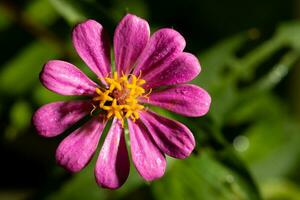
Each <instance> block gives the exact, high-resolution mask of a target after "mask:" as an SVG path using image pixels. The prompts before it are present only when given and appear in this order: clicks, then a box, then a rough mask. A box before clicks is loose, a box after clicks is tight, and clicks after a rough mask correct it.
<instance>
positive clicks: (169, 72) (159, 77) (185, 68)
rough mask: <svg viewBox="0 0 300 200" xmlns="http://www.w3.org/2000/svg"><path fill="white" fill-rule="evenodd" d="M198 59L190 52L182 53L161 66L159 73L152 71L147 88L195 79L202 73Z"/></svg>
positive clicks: (148, 77)
mask: <svg viewBox="0 0 300 200" xmlns="http://www.w3.org/2000/svg"><path fill="white" fill-rule="evenodd" d="M200 69H201V68H200V64H199V61H198V59H197V58H196V57H195V56H194V55H193V54H190V53H185V52H183V53H181V54H179V55H178V57H176V58H175V59H174V60H173V61H172V62H171V63H170V64H169V65H167V66H166V67H164V68H161V71H159V72H158V71H157V72H158V73H150V74H148V76H147V77H146V78H147V80H148V81H147V84H146V87H147V88H155V87H158V86H163V85H175V84H181V83H186V82H188V81H191V80H193V79H194V78H195V77H196V76H197V75H198V74H199V73H200Z"/></svg>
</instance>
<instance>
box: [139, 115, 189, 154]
mask: <svg viewBox="0 0 300 200" xmlns="http://www.w3.org/2000/svg"><path fill="white" fill-rule="evenodd" d="M140 116H141V120H142V121H143V123H144V124H145V126H146V127H147V129H148V130H149V132H150V133H151V136H152V137H153V139H154V141H155V143H156V144H157V146H158V147H159V148H160V149H161V150H162V151H163V152H164V153H166V154H167V155H169V156H172V157H175V158H186V157H188V156H189V155H190V154H191V152H192V151H193V149H194V148H195V139H194V136H193V134H192V133H191V131H190V130H189V129H188V128H187V127H186V126H184V125H183V124H181V123H179V122H177V121H174V120H171V119H168V118H165V117H162V116H159V115H157V114H155V113H153V112H150V111H146V112H140Z"/></svg>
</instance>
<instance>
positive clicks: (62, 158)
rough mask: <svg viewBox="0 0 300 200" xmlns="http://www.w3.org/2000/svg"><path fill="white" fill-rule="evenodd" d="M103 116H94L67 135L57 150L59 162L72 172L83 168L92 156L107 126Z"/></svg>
mask: <svg viewBox="0 0 300 200" xmlns="http://www.w3.org/2000/svg"><path fill="white" fill-rule="evenodd" d="M105 124H106V121H104V118H103V117H99V116H97V117H94V118H92V119H91V120H90V121H88V122H87V123H85V124H84V125H83V126H82V127H80V128H78V129H77V130H75V131H74V132H73V133H71V134H70V135H69V136H68V137H66V138H65V139H64V140H63V141H62V142H61V143H60V144H59V146H58V148H57V150H56V160H57V162H58V163H59V164H60V165H61V166H63V167H64V168H66V169H67V170H69V171H71V172H78V171H80V170H81V169H83V168H84V167H85V166H86V165H87V164H88V162H89V161H90V159H91V158H92V156H93V154H94V152H95V150H96V148H97V146H98V142H99V139H100V136H101V134H102V131H103V129H104V127H105Z"/></svg>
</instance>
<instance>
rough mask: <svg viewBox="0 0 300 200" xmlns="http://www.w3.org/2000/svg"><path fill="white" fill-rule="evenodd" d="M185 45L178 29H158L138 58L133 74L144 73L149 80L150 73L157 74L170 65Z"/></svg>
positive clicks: (143, 76) (143, 75)
mask: <svg viewBox="0 0 300 200" xmlns="http://www.w3.org/2000/svg"><path fill="white" fill-rule="evenodd" d="M184 47H185V40H184V38H183V37H182V36H181V35H180V34H179V33H178V32H177V31H175V30H173V29H168V28H164V29H160V30H158V31H156V32H155V33H154V34H153V35H152V36H151V38H150V40H149V42H148V44H147V45H146V47H145V49H144V51H143V52H142V54H141V56H140V57H139V58H138V60H137V63H136V68H135V69H134V72H133V74H135V75H139V74H140V73H142V78H143V79H145V80H146V81H147V80H148V76H149V75H150V74H152V73H155V74H157V73H158V72H160V71H162V70H163V69H164V68H165V67H166V66H168V64H169V63H170V62H172V61H173V60H174V59H175V58H176V57H177V55H178V54H179V53H181V52H182V51H183V49H184Z"/></svg>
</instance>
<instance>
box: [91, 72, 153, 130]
mask: <svg viewBox="0 0 300 200" xmlns="http://www.w3.org/2000/svg"><path fill="white" fill-rule="evenodd" d="M141 75H142V73H141V72H140V74H139V76H138V77H136V76H135V75H133V74H130V75H125V74H124V73H122V76H121V77H119V76H118V73H117V72H114V73H113V74H112V77H105V78H104V79H105V81H106V83H107V84H108V86H109V88H108V89H102V90H101V89H99V88H96V94H97V96H95V97H94V98H93V100H94V101H99V107H100V108H101V109H103V110H104V111H106V118H107V119H109V118H111V117H113V116H115V117H116V118H117V119H119V120H120V121H121V122H122V126H123V125H124V118H130V119H131V120H133V121H136V120H137V119H139V117H140V115H139V111H140V110H142V109H144V106H143V105H141V104H139V102H138V100H137V98H138V97H140V96H141V97H145V98H149V97H148V95H149V94H150V93H151V91H152V90H151V89H150V91H149V92H148V93H147V94H145V89H144V88H143V87H142V85H144V84H145V83H146V81H145V80H143V79H141ZM129 76H130V79H129ZM93 111H94V109H93Z"/></svg>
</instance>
